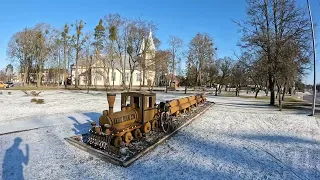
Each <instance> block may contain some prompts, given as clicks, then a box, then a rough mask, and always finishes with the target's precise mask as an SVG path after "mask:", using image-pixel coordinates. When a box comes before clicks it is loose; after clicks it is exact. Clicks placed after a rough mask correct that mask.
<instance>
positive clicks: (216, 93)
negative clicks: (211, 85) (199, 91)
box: [214, 85, 218, 96]
mask: <svg viewBox="0 0 320 180" xmlns="http://www.w3.org/2000/svg"><path fill="white" fill-rule="evenodd" d="M214 95H215V96H218V85H216V92H215V94H214Z"/></svg>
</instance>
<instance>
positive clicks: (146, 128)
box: [142, 122, 151, 133]
mask: <svg viewBox="0 0 320 180" xmlns="http://www.w3.org/2000/svg"><path fill="white" fill-rule="evenodd" d="M142 128H143V132H144V133H149V132H150V131H151V123H150V122H147V123H146V124H144V125H143V127H142Z"/></svg>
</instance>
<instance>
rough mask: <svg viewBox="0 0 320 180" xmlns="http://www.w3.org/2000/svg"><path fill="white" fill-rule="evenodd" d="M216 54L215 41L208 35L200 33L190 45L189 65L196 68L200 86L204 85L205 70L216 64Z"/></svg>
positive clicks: (197, 81) (197, 82) (197, 80)
mask: <svg viewBox="0 0 320 180" xmlns="http://www.w3.org/2000/svg"><path fill="white" fill-rule="evenodd" d="M214 54H215V49H214V48H213V40H212V38H211V37H210V36H209V35H208V34H206V33H203V34H200V33H198V34H197V35H196V36H195V37H194V38H193V39H192V40H191V42H190V43H189V50H188V55H187V57H188V59H187V63H189V64H190V68H195V69H194V70H195V73H196V84H197V85H198V86H201V85H203V84H204V74H205V72H204V70H205V69H208V68H207V67H208V66H209V65H210V64H212V63H214Z"/></svg>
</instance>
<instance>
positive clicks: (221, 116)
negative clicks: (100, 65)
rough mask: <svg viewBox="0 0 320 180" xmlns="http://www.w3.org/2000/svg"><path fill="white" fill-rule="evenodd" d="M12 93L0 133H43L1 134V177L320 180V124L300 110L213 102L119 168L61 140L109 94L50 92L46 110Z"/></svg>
mask: <svg viewBox="0 0 320 180" xmlns="http://www.w3.org/2000/svg"><path fill="white" fill-rule="evenodd" d="M12 94H13V95H11V96H9V95H6V94H5V93H4V94H3V95H0V101H2V102H1V106H2V107H1V115H2V116H0V130H1V131H2V132H6V131H11V130H16V129H17V128H15V126H18V125H19V124H20V128H22V129H23V128H24V127H27V128H34V127H42V128H40V129H34V130H31V131H25V132H19V133H14V134H7V135H1V136H0V146H1V147H0V164H1V167H2V170H1V171H0V174H1V176H0V177H2V179H17V177H24V178H25V179H320V131H319V130H320V127H319V124H320V122H319V119H317V118H316V117H309V116H307V113H305V112H302V111H282V112H279V111H277V109H276V108H270V107H268V106H267V105H265V104H264V102H261V101H257V100H250V99H241V98H226V97H214V96H208V99H209V100H212V101H214V102H216V105H215V106H214V107H212V108H211V109H210V110H208V111H207V112H206V113H205V114H203V115H202V116H201V117H200V118H198V119H197V120H195V121H194V122H193V123H192V124H190V125H189V126H187V127H185V128H184V129H183V130H182V131H181V132H179V133H177V134H176V135H175V136H174V137H172V138H171V139H169V140H167V141H166V142H165V143H164V144H163V145H160V146H158V147H157V148H156V149H155V150H153V151H152V152H150V153H148V154H147V155H145V156H143V157H142V158H140V159H139V160H138V161H136V162H135V163H134V164H133V165H131V166H130V167H128V168H122V167H117V166H114V165H112V164H110V163H106V162H104V161H101V160H100V159H97V158H95V157H94V156H92V155H90V154H88V153H86V152H84V151H81V150H79V149H77V148H76V147H74V146H72V145H70V144H68V143H67V142H66V141H65V140H64V139H63V138H65V137H69V136H72V135H74V134H78V133H83V132H85V131H87V130H88V127H89V126H90V121H92V120H95V121H96V120H97V119H98V117H99V116H100V115H101V112H102V110H104V109H106V108H107V105H106V104H107V100H106V96H105V93H104V92H94V93H91V94H85V93H83V92H74V91H73V92H70V91H45V92H44V93H43V94H42V96H43V98H44V99H45V102H46V104H42V105H36V104H31V103H30V99H31V97H25V96H24V95H23V94H22V93H20V92H18V91H13V92H12ZM176 96H183V94H177V93H175V94H164V93H159V94H157V100H158V101H160V100H165V99H172V98H175V97H176ZM117 97H118V98H117V100H116V105H115V107H116V109H115V110H118V109H119V107H120V104H119V102H118V101H119V98H120V97H119V96H117ZM39 123H40V125H39ZM41 123H43V124H41ZM5 128H8V129H7V130H3V129H5ZM27 146H28V148H27ZM27 149H29V153H28V155H26V154H27ZM13 172H14V173H13Z"/></svg>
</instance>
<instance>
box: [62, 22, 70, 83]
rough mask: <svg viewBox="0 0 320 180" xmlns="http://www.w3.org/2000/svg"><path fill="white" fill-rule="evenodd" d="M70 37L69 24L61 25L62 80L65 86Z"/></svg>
mask: <svg viewBox="0 0 320 180" xmlns="http://www.w3.org/2000/svg"><path fill="white" fill-rule="evenodd" d="M70 38H71V36H69V25H68V24H65V25H64V27H63V31H62V32H61V41H62V44H63V69H64V72H63V73H64V74H63V82H64V86H65V88H67V86H68V83H67V81H68V72H67V69H68V68H67V56H68V49H70Z"/></svg>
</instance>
